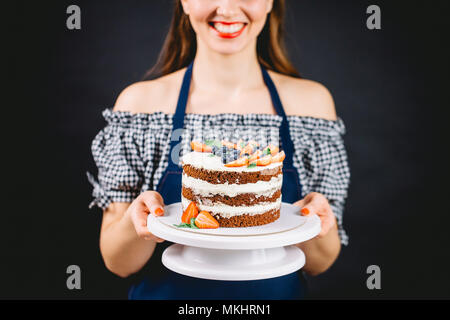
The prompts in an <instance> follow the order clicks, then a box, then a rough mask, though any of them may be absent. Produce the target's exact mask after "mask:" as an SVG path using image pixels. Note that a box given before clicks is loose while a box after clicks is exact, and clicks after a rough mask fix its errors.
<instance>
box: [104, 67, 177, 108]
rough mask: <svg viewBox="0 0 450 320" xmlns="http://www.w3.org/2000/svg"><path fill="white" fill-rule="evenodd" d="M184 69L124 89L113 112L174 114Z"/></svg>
mask: <svg viewBox="0 0 450 320" xmlns="http://www.w3.org/2000/svg"><path fill="white" fill-rule="evenodd" d="M183 70H184V69H181V70H178V71H175V72H173V73H170V74H168V75H165V76H162V77H160V78H157V79H154V80H148V81H140V82H136V83H133V84H132V85H130V86H128V87H126V88H125V89H124V90H123V91H122V92H121V93H120V94H119V96H118V98H117V100H116V103H115V105H114V109H113V110H114V111H128V112H131V113H153V112H157V111H161V112H166V113H174V111H175V107H176V101H177V99H178V91H179V87H180V86H181V81H182V75H183V74H184V72H183Z"/></svg>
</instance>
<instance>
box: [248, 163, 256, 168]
mask: <svg viewBox="0 0 450 320" xmlns="http://www.w3.org/2000/svg"><path fill="white" fill-rule="evenodd" d="M254 167H256V163H255V162H252V163H250V164H249V165H248V166H247V168H254Z"/></svg>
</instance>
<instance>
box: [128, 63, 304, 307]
mask: <svg viewBox="0 0 450 320" xmlns="http://www.w3.org/2000/svg"><path fill="white" fill-rule="evenodd" d="M193 63H194V62H191V64H190V65H189V66H188V68H187V70H186V73H185V75H184V78H183V83H182V86H181V90H180V94H179V97H178V103H177V109H176V111H175V115H174V116H173V130H176V129H180V128H181V129H183V128H184V117H185V111H186V104H187V100H188V96H189V88H190V84H191V78H192V67H193ZM261 70H262V74H263V77H264V82H265V84H266V86H267V87H268V89H269V92H270V96H271V99H272V103H273V106H274V108H275V110H276V112H277V114H278V115H279V116H281V117H282V118H283V120H282V123H281V127H280V136H281V143H282V146H281V148H282V149H283V150H284V152H285V154H286V158H285V160H284V161H283V186H282V194H283V201H284V202H289V203H293V202H295V201H298V200H300V199H301V196H302V186H301V184H300V179H299V176H298V171H297V169H296V168H295V167H294V166H293V159H292V158H293V154H294V145H293V143H292V139H291V136H290V132H289V124H288V121H287V118H286V114H285V112H284V109H283V106H282V104H281V100H280V97H279V95H278V92H277V90H276V88H275V85H274V83H273V81H272V79H271V78H270V76H269V74H268V72H267V71H266V70H265V69H264V67H263V66H262V65H261ZM178 143H179V141H171V142H170V153H169V165H168V166H167V169H166V171H165V172H164V174H163V176H162V178H161V180H160V182H159V184H158V188H157V191H158V192H159V193H160V194H161V195H162V197H163V199H164V203H165V204H166V205H168V204H171V203H175V202H180V201H181V174H182V168H181V167H179V166H178V164H177V163H174V162H173V161H171V160H170V155H171V154H172V150H173V149H174V147H175V145H176V144H178ZM171 244H172V243H171V242H169V241H165V242H163V243H161V244H158V245H157V246H156V249H155V251H154V253H153V256H152V258H151V259H150V260H149V262H148V263H147V265H146V266H145V268H144V269H145V270H144V272H143V273H144V277H143V279H141V280H140V283H138V284H135V285H133V286H132V287H131V288H130V291H129V293H128V297H129V298H130V299H139V300H140V299H156V300H178V299H183V300H184V299H186V300H187V299H194V300H208V299H229V300H234V299H249V300H252V299H257V300H259V299H273V300H288V299H302V298H304V296H305V293H306V282H305V279H304V277H303V274H302V272H301V271H298V272H294V273H291V274H288V275H284V276H281V277H276V278H271V279H263V280H251V281H219V280H206V279H198V278H193V277H189V276H185V275H181V274H179V273H176V272H173V271H171V270H169V269H167V268H165V267H164V266H163V265H162V263H161V255H162V252H163V251H164V250H165V249H166V248H167V247H168V246H170V245H171Z"/></svg>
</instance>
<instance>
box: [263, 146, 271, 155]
mask: <svg viewBox="0 0 450 320" xmlns="http://www.w3.org/2000/svg"><path fill="white" fill-rule="evenodd" d="M269 154H270V148H266V149H264V151H263V155H265V156H267V155H269Z"/></svg>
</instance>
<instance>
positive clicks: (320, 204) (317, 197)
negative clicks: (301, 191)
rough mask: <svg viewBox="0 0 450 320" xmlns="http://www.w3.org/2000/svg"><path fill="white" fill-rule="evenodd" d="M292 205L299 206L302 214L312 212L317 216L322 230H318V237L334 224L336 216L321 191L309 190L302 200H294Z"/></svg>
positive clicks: (305, 214) (323, 234)
mask: <svg viewBox="0 0 450 320" xmlns="http://www.w3.org/2000/svg"><path fill="white" fill-rule="evenodd" d="M294 205H296V206H299V207H300V208H301V209H300V212H301V214H302V215H303V216H307V215H309V214H312V213H315V214H317V215H318V216H319V218H320V221H321V222H322V230H320V233H319V235H318V236H317V237H318V238H321V237H323V236H325V235H326V234H327V233H328V232H329V231H330V230H331V229H332V228H333V227H334V226H335V225H336V217H335V216H334V213H333V210H332V209H331V206H330V204H329V203H328V200H327V198H325V196H324V195H323V194H321V193H317V192H311V193H309V194H308V195H307V196H306V197H304V198H303V199H302V200H299V201H297V202H295V203H294Z"/></svg>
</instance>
